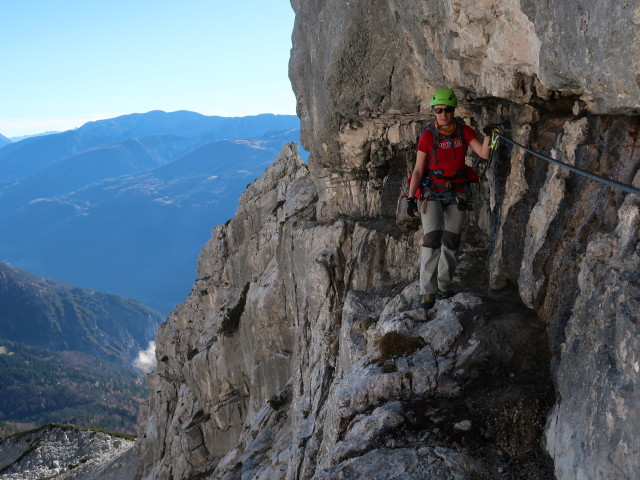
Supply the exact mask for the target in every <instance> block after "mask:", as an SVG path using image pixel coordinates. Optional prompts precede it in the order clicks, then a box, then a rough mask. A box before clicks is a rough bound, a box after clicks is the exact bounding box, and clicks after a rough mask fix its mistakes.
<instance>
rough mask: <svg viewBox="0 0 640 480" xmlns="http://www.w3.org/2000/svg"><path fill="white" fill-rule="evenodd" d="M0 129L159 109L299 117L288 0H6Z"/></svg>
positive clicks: (0, 33)
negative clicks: (292, 78)
mask: <svg viewBox="0 0 640 480" xmlns="http://www.w3.org/2000/svg"><path fill="white" fill-rule="evenodd" d="M0 14H1V15H0V45H2V46H3V47H2V50H1V51H2V57H1V58H2V74H1V75H0V133H1V134H3V135H4V136H6V137H15V136H20V135H26V134H34V133H41V132H45V131H53V130H57V131H59V130H68V129H71V128H76V127H79V126H81V125H82V124H84V123H86V122H88V121H91V120H97V119H101V118H111V117H114V116H118V115H123V114H128V113H142V112H147V111H150V110H165V111H176V110H191V111H195V112H199V113H203V114H205V115H221V116H245V115H255V114H259V113H279V114H295V97H294V95H293V92H292V90H291V84H290V82H289V78H288V72H287V66H288V61H289V52H290V49H291V32H292V30H293V21H294V14H293V10H292V9H291V5H290V3H289V0H243V1H242V2H231V1H229V0H181V1H179V2H177V1H175V0H109V1H98V0H58V1H52V0H3V1H2V3H1V4H0Z"/></svg>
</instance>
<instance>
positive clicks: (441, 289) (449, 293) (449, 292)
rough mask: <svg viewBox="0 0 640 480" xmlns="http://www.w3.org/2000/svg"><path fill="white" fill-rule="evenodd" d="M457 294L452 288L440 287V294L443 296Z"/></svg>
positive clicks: (449, 296)
mask: <svg viewBox="0 0 640 480" xmlns="http://www.w3.org/2000/svg"><path fill="white" fill-rule="evenodd" d="M455 294H456V292H454V291H453V290H451V289H450V288H446V289H444V288H440V287H438V295H440V297H441V298H451V297H453V296H454V295H455Z"/></svg>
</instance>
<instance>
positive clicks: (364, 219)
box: [137, 0, 640, 480]
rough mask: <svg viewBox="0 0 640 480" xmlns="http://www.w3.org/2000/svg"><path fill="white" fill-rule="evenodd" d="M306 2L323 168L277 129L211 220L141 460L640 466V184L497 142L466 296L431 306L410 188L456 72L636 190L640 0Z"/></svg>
mask: <svg viewBox="0 0 640 480" xmlns="http://www.w3.org/2000/svg"><path fill="white" fill-rule="evenodd" d="M292 4H293V7H294V9H295V10H296V26H295V30H294V34H293V41H294V49H293V51H292V59H291V64H290V76H291V79H292V83H293V85H294V90H295V91H296V95H297V97H298V102H299V114H300V117H301V119H302V129H303V144H304V146H305V148H306V149H307V150H309V151H310V152H311V156H310V158H309V168H310V172H307V169H306V168H305V166H304V165H302V163H301V162H300V160H299V159H298V158H296V155H295V148H294V147H293V146H288V147H286V148H285V149H284V150H283V153H282V155H281V157H280V158H279V160H278V161H277V162H276V163H275V164H274V165H273V166H272V167H270V168H269V169H268V170H267V172H265V175H264V176H263V177H262V178H261V179H259V180H258V181H256V182H254V183H253V184H252V185H251V186H250V187H249V188H248V189H247V191H246V192H245V194H244V195H243V197H242V198H241V201H240V207H239V209H238V212H237V213H236V216H235V218H234V219H233V220H232V221H231V222H230V223H229V224H227V225H224V226H219V227H216V228H215V229H214V230H213V232H212V233H213V236H212V239H211V241H210V242H209V243H208V244H207V245H206V246H205V248H204V250H203V251H202V253H201V255H200V258H199V275H200V277H199V279H198V280H197V282H196V284H195V286H194V288H193V291H192V293H191V295H190V296H189V298H188V299H187V301H186V302H185V303H184V304H182V305H181V306H180V307H178V308H177V309H176V310H175V311H174V312H173V314H172V315H171V316H170V317H169V318H168V320H167V322H165V323H164V324H163V325H162V326H161V327H160V330H159V332H158V338H157V339H158V348H157V358H158V369H157V371H156V372H155V373H154V374H152V375H151V376H150V378H149V388H150V392H151V399H150V403H149V406H148V410H147V412H146V414H145V415H143V416H142V417H141V422H140V425H141V428H140V436H139V442H138V444H137V449H138V451H139V452H140V454H141V462H140V465H139V469H138V477H140V478H145V479H152V478H153V479H169V478H192V479H195V478H224V479H236V478H264V479H267V478H268V479H276V478H283V479H284V478H286V479H309V478H314V479H320V478H363V477H365V476H366V477H370V478H416V479H417V478H438V479H445V478H468V479H477V478H487V479H493V478H512V479H521V478H541V479H542V478H544V479H546V478H554V477H555V478H558V479H562V480H565V479H579V478H620V479H632V478H635V476H636V472H637V467H638V465H639V464H640V458H639V456H640V453H639V452H640V443H639V440H638V436H637V435H636V433H635V431H634V425H636V424H637V416H638V412H639V411H640V410H639V409H638V403H639V400H640V398H639V397H638V395H637V393H636V392H637V383H638V362H639V360H638V356H637V352H638V351H639V350H638V346H639V343H640V337H639V336H638V334H637V332H636V330H637V329H636V328H635V326H636V325H637V323H638V320H639V318H640V317H639V314H638V311H639V310H638V300H637V299H638V298H640V295H639V294H640V278H639V277H638V272H639V270H638V267H639V266H640V265H639V263H640V256H639V255H638V245H639V235H638V230H639V228H640V210H639V205H640V199H639V198H638V197H635V196H633V195H627V194H624V193H621V192H620V191H618V190H614V189H612V188H610V187H607V186H603V185H601V184H598V183H595V182H592V181H590V180H585V179H583V178H581V177H578V176H576V175H575V174H571V173H567V172H566V171H564V170H561V169H559V168H557V167H555V166H554V167H550V166H549V165H548V164H547V163H545V162H543V161H542V160H535V159H534V158H532V157H530V156H525V155H524V154H523V152H522V151H520V150H518V149H511V148H507V146H506V145H503V147H502V150H501V151H500V152H499V155H498V156H497V158H496V159H495V161H494V163H493V164H492V166H491V168H490V170H489V173H488V182H487V184H486V186H485V189H484V190H483V192H482V194H481V195H478V196H477V198H476V205H475V211H474V213H473V215H471V216H470V217H469V228H468V230H467V232H468V235H467V238H466V239H465V247H464V252H465V253H464V254H463V262H462V263H461V268H460V270H459V277H458V278H457V279H456V282H457V284H458V286H459V287H460V288H461V290H462V291H463V293H460V294H458V295H456V296H455V297H453V298H452V299H450V300H440V301H439V302H438V303H437V304H436V309H435V311H434V312H433V314H432V315H431V316H430V318H429V319H428V320H429V322H425V320H427V319H426V318H425V317H424V313H422V312H421V311H420V310H416V309H415V302H416V300H417V298H416V291H417V289H416V283H415V280H416V279H417V258H418V254H419V247H418V245H419V238H420V230H419V228H418V225H417V224H416V223H414V222H411V221H408V220H407V218H406V217H405V216H404V214H403V211H402V210H403V204H402V202H401V200H400V192H401V185H402V183H403V181H404V179H405V178H406V176H407V175H408V173H409V171H410V170H411V168H412V166H413V157H414V151H415V141H416V138H417V136H418V135H419V133H420V132H421V130H422V129H423V128H424V127H425V125H426V124H427V123H428V122H429V108H428V101H429V98H430V95H431V93H432V91H433V90H434V89H435V88H437V87H439V86H442V85H447V86H450V87H453V88H455V89H456V91H457V92H458V95H459V98H460V99H461V106H460V108H459V114H460V115H461V116H463V117H465V119H466V121H467V122H468V123H469V124H471V125H472V126H474V127H480V126H482V125H483V124H484V123H487V122H494V121H501V122H503V123H505V124H507V125H508V126H509V133H510V135H511V136H512V137H513V138H514V139H515V140H516V141H518V142H520V143H523V144H526V145H528V146H529V147H530V148H532V149H534V150H536V151H542V152H546V153H550V154H551V155H553V156H555V157H556V158H559V159H561V160H563V161H565V162H568V163H571V164H574V165H577V166H580V167H582V168H585V169H588V170H590V171H593V172H595V173H598V174H600V175H604V176H609V177H612V178H615V179H617V180H619V181H622V182H626V183H634V184H635V185H636V186H638V185H640V178H639V177H640V175H639V174H638V168H639V166H640V148H638V147H639V146H640V145H639V144H640V140H639V137H638V128H639V126H640V125H639V123H638V117H637V112H638V111H639V110H640V92H639V85H638V82H637V79H636V78H635V73H634V72H636V71H637V70H638V68H637V67H638V65H637V62H638V61H639V60H638V59H639V58H640V56H638V55H635V54H634V55H628V52H629V51H630V50H631V51H633V52H635V53H637V49H638V47H637V45H638V38H639V35H640V33H639V32H638V25H639V24H640V20H639V18H640V10H637V9H636V10H634V9H633V7H632V4H629V3H624V2H613V3H610V4H608V5H607V8H606V15H604V16H606V17H607V18H606V21H604V20H602V19H603V14H604V13H605V12H603V11H602V8H604V7H602V5H600V4H597V3H595V4H594V3H591V2H589V3H587V2H577V3H576V2H568V1H561V2H556V3H555V4H554V5H553V6H545V7H543V6H541V5H540V4H534V2H529V1H524V0H523V1H521V2H515V1H507V2H493V1H485V2H480V3H478V2H468V1H462V2H444V3H437V2H419V3H415V2H414V3H407V2H399V1H396V0H386V1H382V0H373V1H364V0H355V1H351V2H346V3H345V2H337V1H334V0H325V1H319V2H313V3H312V4H309V3H306V2H300V1H298V0H294V1H293V2H292ZM614 25H615V28H614ZM576 34H577V35H578V40H576V39H575V37H574V36H575V35H576ZM576 51H578V52H581V54H580V55H576ZM616 52H619V53H620V55H616ZM623 54H624V55H623ZM469 160H470V161H471V160H472V159H471V158H470V159H469ZM541 439H542V440H543V447H542V448H541V447H540V445H539V442H540V440H541Z"/></svg>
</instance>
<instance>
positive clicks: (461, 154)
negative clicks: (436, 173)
mask: <svg viewBox="0 0 640 480" xmlns="http://www.w3.org/2000/svg"><path fill="white" fill-rule="evenodd" d="M462 133H463V134H464V139H465V143H466V145H467V146H468V145H469V143H471V141H472V140H473V139H474V138H476V132H474V131H473V128H471V127H469V126H468V125H463V127H462ZM452 137H453V145H454V147H453V148H451V143H449V140H447V139H446V138H442V139H440V144H439V146H438V149H437V151H436V162H437V163H435V164H434V162H433V159H432V158H431V154H432V153H433V132H432V131H431V130H430V129H427V130H425V131H424V132H423V133H422V135H421V136H420V140H419V141H418V150H420V151H421V152H424V153H426V154H427V160H426V165H425V175H427V176H429V171H431V170H441V171H442V175H443V176H445V177H453V176H454V175H455V174H456V172H459V171H460V170H465V162H464V159H465V156H466V153H467V152H466V148H464V147H463V146H462V141H461V140H460V138H458V136H457V132H455V133H454V134H453V135H452ZM433 181H434V183H443V182H444V181H445V180H442V179H441V180H438V179H436V178H433ZM463 187H464V183H462V186H460V187H459V188H454V190H455V191H456V192H462V191H464V188H463ZM433 190H441V189H439V188H434V189H433Z"/></svg>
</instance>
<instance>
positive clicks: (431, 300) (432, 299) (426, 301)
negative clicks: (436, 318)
mask: <svg viewBox="0 0 640 480" xmlns="http://www.w3.org/2000/svg"><path fill="white" fill-rule="evenodd" d="M435 304H436V296H435V295H434V294H433V293H426V294H424V295H423V296H422V301H421V302H420V306H421V307H422V308H424V309H425V310H431V309H432V308H433V307H434V305H435Z"/></svg>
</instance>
